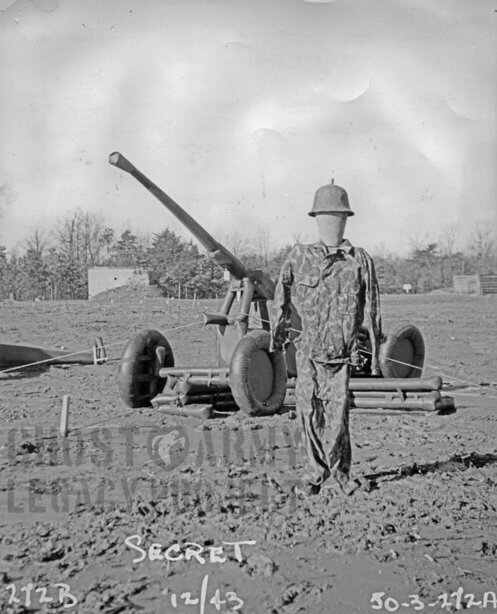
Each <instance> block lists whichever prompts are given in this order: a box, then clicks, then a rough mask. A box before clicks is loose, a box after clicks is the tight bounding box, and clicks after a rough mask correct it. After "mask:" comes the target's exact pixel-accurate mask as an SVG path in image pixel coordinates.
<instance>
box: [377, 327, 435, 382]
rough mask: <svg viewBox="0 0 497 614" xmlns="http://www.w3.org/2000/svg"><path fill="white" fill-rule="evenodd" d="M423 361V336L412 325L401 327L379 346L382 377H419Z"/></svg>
mask: <svg viewBox="0 0 497 614" xmlns="http://www.w3.org/2000/svg"><path fill="white" fill-rule="evenodd" d="M424 361H425V343H424V340H423V335H422V334H421V331H420V330H419V328H417V327H416V326H414V324H406V325H405V326H401V327H400V328H398V329H397V330H396V331H395V332H394V333H390V334H389V335H387V338H386V340H385V341H384V342H383V343H382V344H381V345H380V369H381V373H382V375H383V377H421V373H422V371H423V365H424Z"/></svg>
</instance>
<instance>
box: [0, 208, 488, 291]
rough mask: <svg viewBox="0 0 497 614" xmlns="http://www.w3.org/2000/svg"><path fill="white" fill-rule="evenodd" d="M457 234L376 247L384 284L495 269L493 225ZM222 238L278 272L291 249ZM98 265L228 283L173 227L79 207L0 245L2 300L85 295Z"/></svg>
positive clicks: (196, 283)
mask: <svg viewBox="0 0 497 614" xmlns="http://www.w3.org/2000/svg"><path fill="white" fill-rule="evenodd" d="M295 239H296V241H297V240H298V237H295ZM456 239H457V237H456V232H455V229H453V228H452V229H450V228H449V229H446V230H444V232H443V233H442V234H441V235H440V238H439V241H437V242H429V241H424V242H423V241H422V240H416V239H413V240H412V241H411V243H412V245H411V251H410V253H409V255H408V256H407V257H400V256H397V255H395V254H393V253H390V252H389V251H388V250H387V249H385V248H382V247H380V248H378V249H377V250H376V252H377V253H376V254H375V253H373V257H374V261H375V264H376V269H377V274H378V278H379V281H380V287H381V291H382V292H383V293H391V292H402V291H403V286H404V284H411V288H412V292H428V291H431V290H434V289H437V288H446V287H450V286H451V285H452V277H453V275H457V274H471V273H491V272H497V249H496V247H497V241H496V237H495V235H494V234H493V230H492V229H490V228H489V227H486V226H483V225H477V226H475V228H474V231H473V235H472V236H471V239H470V242H469V243H468V245H467V247H466V249H464V250H457V249H456V244H457V241H456ZM223 242H224V243H225V244H226V246H227V247H228V249H230V250H231V251H232V252H233V253H234V254H235V255H236V256H237V257H238V258H239V259H240V260H241V261H242V262H243V263H244V264H245V265H246V266H247V267H248V268H251V269H257V268H260V269H263V270H265V271H266V273H268V274H269V275H270V276H271V277H272V278H273V279H276V278H277V276H278V272H279V269H280V267H281V264H282V263H283V260H284V258H285V256H286V255H287V253H288V252H289V250H290V245H288V246H284V247H281V248H277V249H275V248H272V246H271V237H270V233H269V231H268V230H267V229H266V228H263V229H260V230H259V232H258V233H257V234H256V237H255V239H254V240H253V241H249V240H248V239H247V238H244V237H243V236H241V235H240V234H239V233H233V234H232V235H229V236H227V237H226V238H225V239H224V240H223ZM96 266H114V267H129V268H138V269H145V270H147V271H148V272H149V274H150V280H151V283H152V284H155V285H157V286H158V287H159V288H160V289H161V290H162V292H163V294H164V295H165V296H176V295H177V289H178V287H181V288H186V287H187V288H188V291H189V293H190V296H193V295H197V297H198V298H210V297H215V296H218V295H221V294H223V293H224V291H225V289H226V281H225V280H224V276H223V271H222V270H221V269H220V267H218V266H217V265H216V264H214V263H213V262H212V261H211V260H210V259H209V258H208V257H207V256H206V255H204V254H203V253H201V252H200V251H199V249H198V248H197V246H196V245H195V244H194V243H193V242H192V241H185V240H184V239H182V238H181V237H180V236H178V235H177V234H175V233H174V232H173V231H172V230H170V229H168V228H165V229H164V230H162V231H160V232H158V233H155V234H153V235H151V236H147V237H138V236H137V235H135V234H134V233H133V232H131V230H125V231H123V232H122V233H121V234H119V235H118V234H117V233H116V231H115V230H114V229H112V228H110V227H108V226H106V225H105V223H104V221H103V219H102V218H101V217H100V216H98V215H97V214H93V213H88V212H84V211H81V210H76V211H73V212H71V213H69V214H67V215H65V216H63V217H61V218H59V219H58V220H57V222H56V224H55V226H54V229H53V231H52V232H51V233H50V234H46V233H44V232H42V231H39V230H36V231H34V232H33V233H32V234H31V235H30V236H28V237H27V238H26V239H25V240H24V241H23V242H22V243H21V244H20V245H19V246H17V247H16V248H14V249H12V250H10V252H8V251H7V249H6V248H5V246H2V245H0V299H6V298H13V299H15V300H21V301H22V300H35V299H38V298H40V299H46V300H65V299H86V298H87V297H88V268H90V267H96Z"/></svg>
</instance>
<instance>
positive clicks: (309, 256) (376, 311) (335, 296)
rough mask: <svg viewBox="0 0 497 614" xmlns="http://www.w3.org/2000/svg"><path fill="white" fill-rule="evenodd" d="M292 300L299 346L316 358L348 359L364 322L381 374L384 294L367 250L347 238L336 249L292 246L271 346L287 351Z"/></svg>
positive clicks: (276, 304) (374, 363) (277, 301)
mask: <svg viewBox="0 0 497 614" xmlns="http://www.w3.org/2000/svg"><path fill="white" fill-rule="evenodd" d="M290 303H293V305H294V306H295V308H296V310H297V313H298V314H299V316H300V318H301V320H302V332H301V334H300V335H299V336H298V337H297V338H296V339H294V342H295V344H296V346H297V349H298V350H303V351H304V352H305V353H306V354H308V355H309V356H310V358H312V359H313V360H315V361H317V362H322V363H327V364H333V363H340V362H350V358H351V356H352V357H353V358H354V357H355V356H356V355H357V338H358V333H359V331H360V328H361V326H364V327H365V328H366V329H367V331H368V332H369V337H370V339H371V346H372V347H371V350H372V362H371V368H372V371H373V373H376V372H377V370H378V349H379V340H380V333H381V318H380V297H379V288H378V282H377V279H376V274H375V270H374V264H373V261H372V259H371V257H370V256H369V254H368V253H367V252H366V251H365V250H364V249H362V248H360V247H353V246H352V245H351V244H350V243H349V241H347V240H344V241H343V242H342V243H341V245H340V246H339V247H338V248H329V247H327V246H326V245H325V244H324V243H322V242H320V243H314V244H312V245H299V244H297V245H295V246H294V247H293V249H292V251H291V252H290V254H289V256H288V258H287V259H286V261H285V262H284V264H283V266H282V268H281V273H280V276H279V279H278V283H277V285H276V291H275V297H274V304H273V306H274V310H275V321H274V323H273V327H272V328H273V331H272V340H271V349H273V350H281V349H283V348H284V347H285V345H286V343H287V341H288V335H289V333H290V332H291V331H290V328H291V320H290ZM292 336H293V335H292Z"/></svg>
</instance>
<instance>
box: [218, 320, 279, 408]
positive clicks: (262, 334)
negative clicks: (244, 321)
mask: <svg viewBox="0 0 497 614" xmlns="http://www.w3.org/2000/svg"><path fill="white" fill-rule="evenodd" d="M270 339H271V336H270V334H269V332H267V331H265V330H252V331H250V332H249V333H247V334H246V335H245V336H244V337H243V338H242V339H241V340H240V341H239V342H238V344H237V346H236V347H235V350H234V352H233V356H232V357H231V363H230V387H231V393H232V395H233V398H234V399H235V402H236V404H237V405H238V407H239V408H240V409H241V410H242V411H244V412H245V413H246V414H248V415H249V416H272V415H273V414H274V413H276V412H277V411H278V410H279V409H280V407H281V406H282V405H283V402H284V400H285V395H286V377H287V375H286V362H285V357H284V355H283V352H271V353H269V343H270ZM259 352H264V353H265V354H266V355H267V363H266V359H265V358H263V356H262V355H258V353H259ZM254 359H255V360H258V361H259V365H260V366H263V367H266V366H267V367H268V368H271V371H272V372H271V373H268V374H267V375H268V377H267V379H266V380H264V381H262V382H260V380H258V381H257V384H259V383H262V388H263V389H265V390H263V391H262V394H260V393H261V390H260V388H259V390H257V389H256V387H255V385H254V380H253V378H254V372H252V381H251V373H250V371H251V366H252V371H253V370H254V365H253V360H254ZM251 363H252V365H251ZM261 397H262V398H261Z"/></svg>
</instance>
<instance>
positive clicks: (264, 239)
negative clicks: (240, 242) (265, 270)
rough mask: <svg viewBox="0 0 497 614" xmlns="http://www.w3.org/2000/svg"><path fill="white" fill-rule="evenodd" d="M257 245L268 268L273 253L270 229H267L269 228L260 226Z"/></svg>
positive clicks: (263, 262)
mask: <svg viewBox="0 0 497 614" xmlns="http://www.w3.org/2000/svg"><path fill="white" fill-rule="evenodd" d="M255 244H256V246H257V252H258V254H259V256H260V258H261V261H262V264H263V266H265V267H267V264H268V260H269V253H270V251H271V233H270V232H269V228H267V226H260V227H259V228H258V229H257V233H256V235H255Z"/></svg>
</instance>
